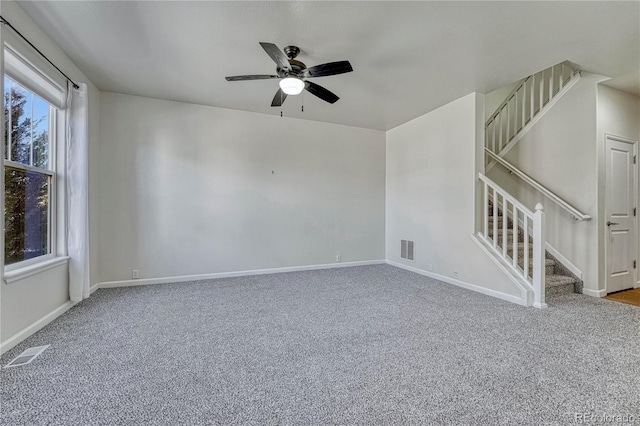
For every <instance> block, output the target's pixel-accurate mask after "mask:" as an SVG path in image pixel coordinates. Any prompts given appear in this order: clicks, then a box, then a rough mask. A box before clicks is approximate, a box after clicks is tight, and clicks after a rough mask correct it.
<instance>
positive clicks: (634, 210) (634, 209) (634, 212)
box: [633, 207, 636, 217]
mask: <svg viewBox="0 0 640 426" xmlns="http://www.w3.org/2000/svg"><path fill="white" fill-rule="evenodd" d="M635 215H636V208H635V207H634V208H633V216H634V217H635Z"/></svg>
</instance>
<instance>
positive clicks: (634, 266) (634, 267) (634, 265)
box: [633, 260, 636, 269]
mask: <svg viewBox="0 0 640 426" xmlns="http://www.w3.org/2000/svg"><path fill="white" fill-rule="evenodd" d="M633 269H636V261H635V260H634V261H633Z"/></svg>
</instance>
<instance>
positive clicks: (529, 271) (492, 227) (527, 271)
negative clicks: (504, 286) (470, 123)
mask: <svg viewBox="0 0 640 426" xmlns="http://www.w3.org/2000/svg"><path fill="white" fill-rule="evenodd" d="M479 178H480V180H481V181H482V182H483V212H484V213H483V219H482V220H483V222H482V230H481V231H480V232H479V235H478V236H479V237H480V239H482V240H483V241H484V242H485V243H486V244H487V246H488V247H489V248H490V249H491V250H492V252H493V253H494V254H495V255H496V256H498V257H499V258H500V259H502V261H503V262H504V264H505V265H506V266H507V267H508V268H509V269H510V270H511V271H512V272H513V273H514V274H516V275H517V276H518V277H519V278H521V279H522V280H524V281H525V282H526V283H528V284H529V286H530V287H531V288H532V290H533V306H535V307H538V308H543V307H546V303H545V279H546V276H545V244H544V235H545V233H544V232H545V229H544V227H545V224H544V212H543V207H542V204H540V203H538V204H537V205H536V208H535V209H536V211H535V212H532V211H531V210H529V209H528V208H527V207H525V206H524V205H523V204H522V203H520V202H519V201H518V200H516V199H515V198H514V197H513V196H512V195H511V194H509V193H508V192H507V191H505V190H504V189H502V188H501V187H500V186H499V185H498V184H496V183H495V182H493V181H492V180H491V179H489V178H488V177H486V176H485V175H483V174H482V173H480V174H479ZM489 209H491V210H489ZM490 211H491V212H492V215H491V216H492V217H493V219H492V221H491V223H490V220H489V217H490V215H489V212H490ZM500 218H501V219H500ZM499 222H501V223H499ZM520 237H522V242H521V241H520V240H521V238H520ZM530 242H532V243H533V246H532V247H533V248H531V249H530V247H529V245H530ZM521 249H522V251H521Z"/></svg>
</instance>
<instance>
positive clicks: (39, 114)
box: [4, 76, 56, 265]
mask: <svg viewBox="0 0 640 426" xmlns="http://www.w3.org/2000/svg"><path fill="white" fill-rule="evenodd" d="M55 113H56V110H55V108H54V107H52V106H51V105H50V104H49V103H48V102H46V101H45V100H43V99H42V98H40V97H39V96H37V95H36V94H34V93H33V92H31V91H29V90H27V89H26V88H25V87H23V86H22V85H20V84H18V83H17V82H16V81H14V80H13V79H11V78H9V77H7V76H5V77H4V125H5V131H4V148H5V156H4V176H5V188H4V190H5V206H4V213H5V224H4V226H5V228H4V232H5V247H4V249H5V254H4V261H5V265H12V264H16V263H18V262H23V261H27V260H29V259H35V258H39V257H41V256H46V255H49V254H53V247H54V246H55V244H54V243H53V241H54V235H53V234H54V231H55V227H53V226H52V224H53V223H55V221H54V220H53V217H52V216H53V212H54V211H55V210H54V209H53V208H52V205H54V202H55V200H54V199H53V198H54V194H55V191H54V188H53V186H54V185H55V180H56V179H55V159H54V153H55V147H54V139H55V132H54V131H52V130H53V125H54V123H55Z"/></svg>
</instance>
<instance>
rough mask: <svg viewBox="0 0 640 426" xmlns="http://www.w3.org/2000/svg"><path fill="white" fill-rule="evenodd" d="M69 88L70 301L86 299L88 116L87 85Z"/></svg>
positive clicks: (68, 244) (87, 269) (68, 214)
mask: <svg viewBox="0 0 640 426" xmlns="http://www.w3.org/2000/svg"><path fill="white" fill-rule="evenodd" d="M78 85H79V86H80V87H79V88H78V89H75V88H74V87H73V84H71V83H69V85H68V88H69V90H68V92H67V93H68V95H67V115H66V117H67V118H66V121H67V123H66V125H67V132H66V134H67V149H66V151H67V161H66V163H67V173H66V176H65V182H66V190H67V191H66V199H67V254H68V256H69V258H70V259H69V297H70V298H71V300H72V301H74V302H79V301H81V300H82V299H86V298H87V297H89V202H88V192H89V191H88V188H89V136H88V128H89V116H88V103H87V85H86V84H84V83H79V84H78Z"/></svg>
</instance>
